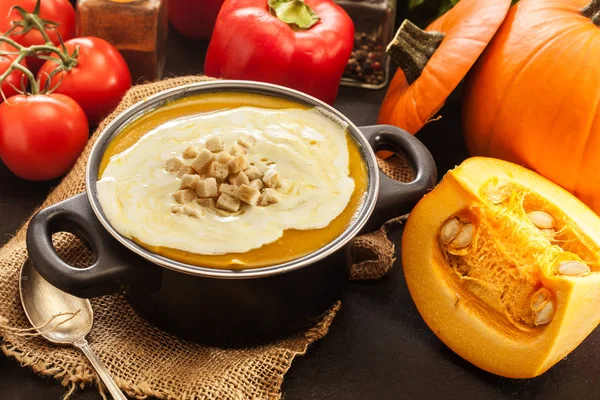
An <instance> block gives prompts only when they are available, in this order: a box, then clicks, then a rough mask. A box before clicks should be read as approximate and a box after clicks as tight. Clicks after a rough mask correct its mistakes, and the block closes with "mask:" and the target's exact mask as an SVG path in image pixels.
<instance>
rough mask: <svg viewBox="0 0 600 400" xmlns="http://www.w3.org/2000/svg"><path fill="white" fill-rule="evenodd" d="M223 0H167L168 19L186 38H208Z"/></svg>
mask: <svg viewBox="0 0 600 400" xmlns="http://www.w3.org/2000/svg"><path fill="white" fill-rule="evenodd" d="M223 1H225V0H169V2H168V5H169V20H170V21H171V24H172V25H173V27H174V28H175V29H176V30H177V32H179V33H181V35H183V36H185V37H186V38H188V39H196V40H198V39H210V35H211V34H212V31H213V27H214V26H215V21H216V20H217V15H218V14H219V10H220V9H221V5H223ZM265 4H266V0H265Z"/></svg>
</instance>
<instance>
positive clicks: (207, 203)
mask: <svg viewBox="0 0 600 400" xmlns="http://www.w3.org/2000/svg"><path fill="white" fill-rule="evenodd" d="M196 203H198V204H200V206H202V207H206V208H215V199H213V198H212V197H208V198H205V199H196Z"/></svg>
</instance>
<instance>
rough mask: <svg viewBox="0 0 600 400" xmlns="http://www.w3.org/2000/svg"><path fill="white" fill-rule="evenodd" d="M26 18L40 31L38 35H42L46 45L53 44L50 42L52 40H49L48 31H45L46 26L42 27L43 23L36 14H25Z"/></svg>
mask: <svg viewBox="0 0 600 400" xmlns="http://www.w3.org/2000/svg"><path fill="white" fill-rule="evenodd" d="M27 20H28V22H29V23H31V24H32V25H33V26H34V27H35V29H37V30H38V31H39V32H40V35H42V38H43V39H44V41H45V42H46V44H47V45H54V43H52V40H50V36H48V33H47V32H46V28H44V24H42V22H41V21H40V18H39V17H38V16H37V14H35V13H30V14H27Z"/></svg>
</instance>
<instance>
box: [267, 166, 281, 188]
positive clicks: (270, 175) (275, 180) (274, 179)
mask: <svg viewBox="0 0 600 400" xmlns="http://www.w3.org/2000/svg"><path fill="white" fill-rule="evenodd" d="M262 180H263V183H264V184H265V186H266V187H268V188H273V189H277V188H279V187H281V180H280V179H279V173H278V172H277V171H275V170H273V169H269V170H267V172H265V176H263V178H262Z"/></svg>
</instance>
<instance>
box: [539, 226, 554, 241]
mask: <svg viewBox="0 0 600 400" xmlns="http://www.w3.org/2000/svg"><path fill="white" fill-rule="evenodd" d="M540 231H541V232H542V235H544V236H545V237H546V239H548V240H550V241H553V240H554V236H555V235H556V231H555V230H554V229H552V228H551V229H540Z"/></svg>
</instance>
